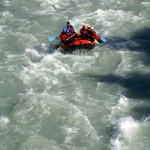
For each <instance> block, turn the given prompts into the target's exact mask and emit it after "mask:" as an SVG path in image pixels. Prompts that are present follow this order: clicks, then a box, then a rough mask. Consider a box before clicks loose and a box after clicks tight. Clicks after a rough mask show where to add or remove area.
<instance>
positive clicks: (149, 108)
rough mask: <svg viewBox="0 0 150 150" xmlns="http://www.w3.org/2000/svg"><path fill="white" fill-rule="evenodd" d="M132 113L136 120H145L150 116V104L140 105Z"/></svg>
mask: <svg viewBox="0 0 150 150" xmlns="http://www.w3.org/2000/svg"><path fill="white" fill-rule="evenodd" d="M131 111H132V116H133V117H134V118H135V119H136V120H140V121H142V120H143V119H145V118H147V117H149V116H150V104H148V105H147V104H142V103H139V105H138V106H135V107H133V108H132V109H131Z"/></svg>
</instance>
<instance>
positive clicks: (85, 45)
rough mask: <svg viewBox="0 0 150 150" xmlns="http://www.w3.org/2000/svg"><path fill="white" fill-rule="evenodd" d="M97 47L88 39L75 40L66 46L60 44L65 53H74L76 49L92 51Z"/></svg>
mask: <svg viewBox="0 0 150 150" xmlns="http://www.w3.org/2000/svg"><path fill="white" fill-rule="evenodd" d="M94 47H95V42H94V41H91V40H88V39H81V38H74V39H73V40H72V41H69V42H67V43H65V44H60V45H59V48H62V49H64V50H65V51H72V50H74V49H88V50H91V49H93V48H94Z"/></svg>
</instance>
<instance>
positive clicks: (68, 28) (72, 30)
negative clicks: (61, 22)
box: [67, 21, 74, 33]
mask: <svg viewBox="0 0 150 150" xmlns="http://www.w3.org/2000/svg"><path fill="white" fill-rule="evenodd" d="M67 30H68V31H69V32H70V33H74V27H73V25H71V24H70V22H69V21H68V22H67Z"/></svg>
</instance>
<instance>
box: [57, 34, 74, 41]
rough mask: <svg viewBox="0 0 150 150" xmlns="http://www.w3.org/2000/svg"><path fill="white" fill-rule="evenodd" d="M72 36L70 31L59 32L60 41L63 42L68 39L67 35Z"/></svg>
mask: <svg viewBox="0 0 150 150" xmlns="http://www.w3.org/2000/svg"><path fill="white" fill-rule="evenodd" d="M71 36H72V34H71V33H69V32H68V33H63V32H62V33H61V34H60V36H59V37H60V39H61V41H62V42H63V43H65V42H67V40H68V39H69V37H71Z"/></svg>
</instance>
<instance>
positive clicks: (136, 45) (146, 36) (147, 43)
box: [106, 28, 150, 54]
mask: <svg viewBox="0 0 150 150" xmlns="http://www.w3.org/2000/svg"><path fill="white" fill-rule="evenodd" d="M106 46H109V47H113V48H114V49H116V50H122V51H137V52H143V53H146V54H150V28H143V29H140V30H138V31H136V32H132V33H130V35H129V38H122V37H113V36H112V37H110V38H108V39H107V45H106Z"/></svg>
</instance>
